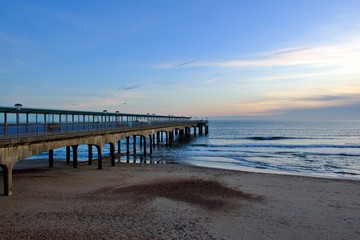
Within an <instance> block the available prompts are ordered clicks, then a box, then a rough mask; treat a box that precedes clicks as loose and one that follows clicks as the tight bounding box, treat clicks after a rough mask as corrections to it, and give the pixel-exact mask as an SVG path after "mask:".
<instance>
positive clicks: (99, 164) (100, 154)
mask: <svg viewBox="0 0 360 240" xmlns="http://www.w3.org/2000/svg"><path fill="white" fill-rule="evenodd" d="M96 149H97V150H98V169H102V152H101V147H100V146H96Z"/></svg>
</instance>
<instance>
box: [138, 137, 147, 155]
mask: <svg viewBox="0 0 360 240" xmlns="http://www.w3.org/2000/svg"><path fill="white" fill-rule="evenodd" d="M140 139H143V140H144V156H146V153H147V151H146V148H147V146H146V145H147V144H146V136H141V137H140Z"/></svg>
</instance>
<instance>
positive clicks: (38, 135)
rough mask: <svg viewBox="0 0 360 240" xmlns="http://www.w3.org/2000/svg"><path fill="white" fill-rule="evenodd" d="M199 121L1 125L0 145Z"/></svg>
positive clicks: (189, 123)
mask: <svg viewBox="0 0 360 240" xmlns="http://www.w3.org/2000/svg"><path fill="white" fill-rule="evenodd" d="M198 122H199V121H191V120H185V121H184V120H183V121H172V122H136V121H135V122H105V123H101V122H97V123H91V122H85V123H27V124H25V123H22V124H6V125H4V124H0V145H2V144H6V143H13V142H14V141H15V142H17V141H26V140H28V139H31V140H37V139H38V140H41V139H51V138H52V137H54V138H58V137H70V136H72V135H74V136H79V135H88V134H101V133H106V132H109V131H111V132H114V131H119V132H122V131H130V130H131V131H136V130H142V129H149V128H157V127H172V126H177V125H184V124H187V125H191V124H197V123H198Z"/></svg>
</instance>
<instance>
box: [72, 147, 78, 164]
mask: <svg viewBox="0 0 360 240" xmlns="http://www.w3.org/2000/svg"><path fill="white" fill-rule="evenodd" d="M71 147H72V150H73V168H77V167H78V154H77V150H78V147H79V145H72V146H71Z"/></svg>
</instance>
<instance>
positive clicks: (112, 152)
mask: <svg viewBox="0 0 360 240" xmlns="http://www.w3.org/2000/svg"><path fill="white" fill-rule="evenodd" d="M110 157H111V166H112V167H115V145H114V144H112V143H110Z"/></svg>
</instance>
